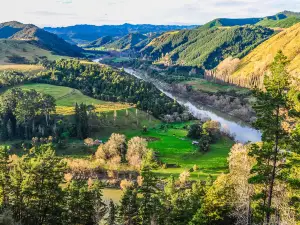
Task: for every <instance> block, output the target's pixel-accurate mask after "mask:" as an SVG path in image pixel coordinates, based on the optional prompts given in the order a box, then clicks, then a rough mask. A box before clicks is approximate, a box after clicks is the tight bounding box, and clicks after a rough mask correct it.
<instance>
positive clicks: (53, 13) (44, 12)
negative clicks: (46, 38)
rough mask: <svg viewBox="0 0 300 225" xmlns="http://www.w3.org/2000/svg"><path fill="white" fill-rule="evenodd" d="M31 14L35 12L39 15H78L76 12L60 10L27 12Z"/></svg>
mask: <svg viewBox="0 0 300 225" xmlns="http://www.w3.org/2000/svg"><path fill="white" fill-rule="evenodd" d="M27 13H29V14H34V15H37V16H76V15H77V14H75V13H60V12H51V11H42V10H41V11H34V12H27Z"/></svg>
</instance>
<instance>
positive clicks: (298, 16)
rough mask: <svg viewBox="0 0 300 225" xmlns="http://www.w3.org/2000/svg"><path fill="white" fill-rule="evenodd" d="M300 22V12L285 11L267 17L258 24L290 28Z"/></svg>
mask: <svg viewBox="0 0 300 225" xmlns="http://www.w3.org/2000/svg"><path fill="white" fill-rule="evenodd" d="M299 22H300V13H298V12H290V11H283V12H280V13H278V14H276V15H274V16H268V17H265V18H264V19H263V20H261V21H260V22H258V23H257V25H261V26H265V27H279V28H288V27H291V26H293V25H294V24H296V23H299Z"/></svg>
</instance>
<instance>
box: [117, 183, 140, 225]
mask: <svg viewBox="0 0 300 225" xmlns="http://www.w3.org/2000/svg"><path fill="white" fill-rule="evenodd" d="M138 209H139V205H138V202H137V191H136V190H135V189H134V188H132V187H130V188H127V189H126V191H125V193H124V194H123V197H122V199H121V201H120V208H119V220H120V223H121V224H123V225H137V224H140V223H139V222H138V221H139V218H138Z"/></svg>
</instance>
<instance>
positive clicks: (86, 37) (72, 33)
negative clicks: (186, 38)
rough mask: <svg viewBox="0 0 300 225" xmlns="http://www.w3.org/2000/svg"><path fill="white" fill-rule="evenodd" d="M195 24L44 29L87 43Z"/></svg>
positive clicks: (73, 41)
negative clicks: (106, 37) (102, 38)
mask: <svg viewBox="0 0 300 225" xmlns="http://www.w3.org/2000/svg"><path fill="white" fill-rule="evenodd" d="M194 27H195V26H176V25H151V24H137V25H133V24H128V23H125V24H123V25H103V26H95V25H75V26H68V27H53V28H52V27H45V28H44V30H46V31H48V32H51V33H54V34H56V35H58V36H59V37H61V38H63V39H64V40H66V41H68V42H70V43H72V44H88V43H89V42H91V41H94V40H96V39H98V38H100V37H104V36H112V37H123V36H125V35H127V34H130V33H135V32H138V33H141V34H148V33H163V32H167V31H171V30H182V29H191V28H194Z"/></svg>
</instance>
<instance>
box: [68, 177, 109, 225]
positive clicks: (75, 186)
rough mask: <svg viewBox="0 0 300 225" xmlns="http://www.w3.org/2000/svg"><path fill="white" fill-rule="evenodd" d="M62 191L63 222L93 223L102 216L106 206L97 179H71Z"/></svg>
mask: <svg viewBox="0 0 300 225" xmlns="http://www.w3.org/2000/svg"><path fill="white" fill-rule="evenodd" d="M64 191H65V193H66V194H65V198H64V207H65V210H64V223H65V224H74V225H75V224H93V223H94V222H95V223H98V222H99V221H100V220H101V219H102V218H103V217H104V215H105V213H106V207H105V204H104V203H103V201H102V187H101V185H100V183H99V182H98V181H91V182H90V183H88V182H86V181H75V180H72V181H71V182H70V183H69V185H68V186H67V187H66V189H65V190H64Z"/></svg>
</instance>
